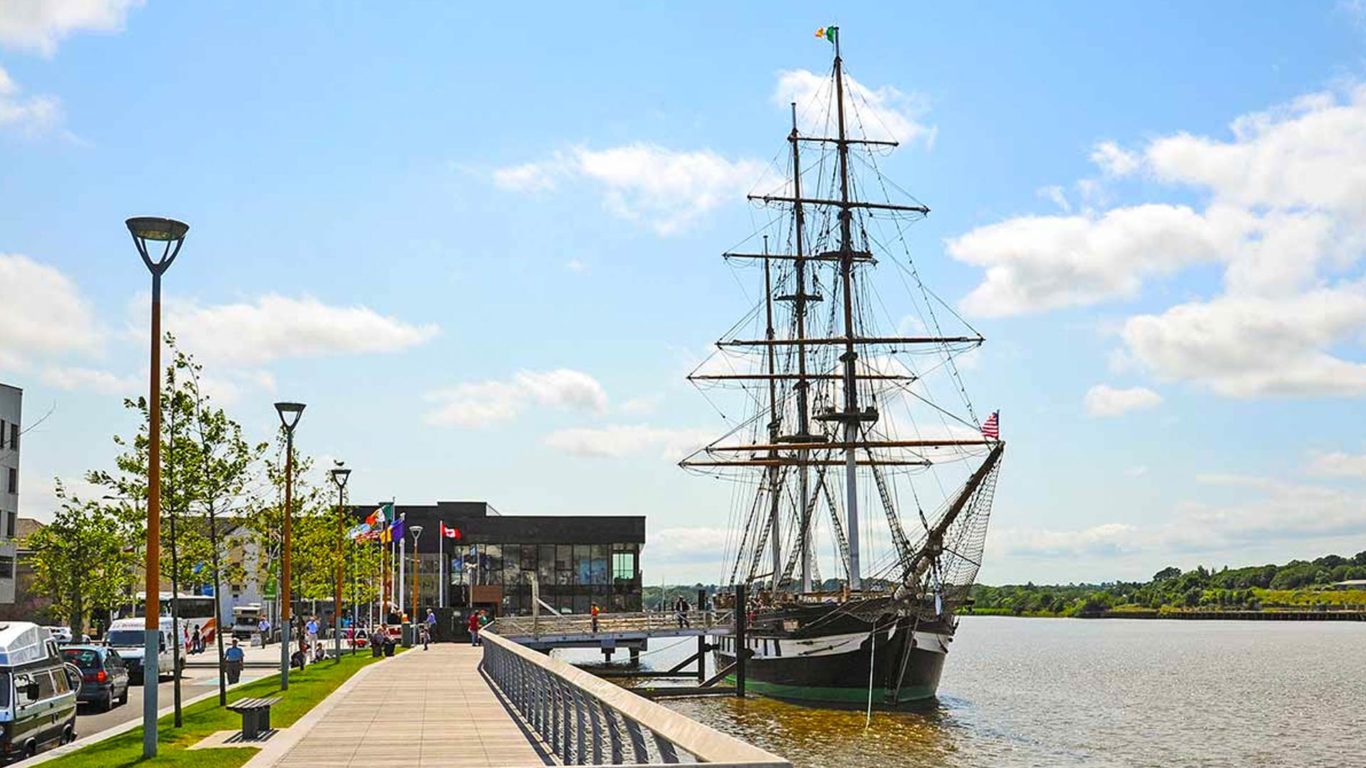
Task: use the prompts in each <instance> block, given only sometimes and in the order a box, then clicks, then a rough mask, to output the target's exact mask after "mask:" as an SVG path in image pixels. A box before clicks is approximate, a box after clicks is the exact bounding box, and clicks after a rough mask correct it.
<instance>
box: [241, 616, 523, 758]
mask: <svg viewBox="0 0 1366 768" xmlns="http://www.w3.org/2000/svg"><path fill="white" fill-rule="evenodd" d="M277 652H278V651H277ZM480 658H481V651H480V649H478V648H473V647H470V646H468V645H461V644H453V643H442V644H439V645H433V646H432V647H431V650H428V651H423V650H422V649H421V648H420V647H418V648H414V649H412V650H410V651H408V652H407V653H403V654H400V655H399V656H397V657H395V658H394V659H392V660H390V661H387V662H385V663H383V664H379V665H376V666H374V667H370V668H368V669H367V670H365V671H363V672H362V673H361V674H360V675H358V676H357V677H356V678H352V680H350V681H348V682H347V683H346V684H345V685H343V686H342V687H341V688H339V689H338V690H337V692H336V693H334V694H333V695H332V696H330V697H328V698H327V699H326V700H325V701H323V702H322V703H321V704H319V705H318V707H316V708H315V709H314V710H313V712H311V713H309V714H308V715H307V716H305V717H304V718H303V719H301V720H299V722H297V723H295V724H294V725H293V726H291V727H290V728H287V729H285V730H283V731H281V732H280V733H279V734H277V735H276V736H275V737H274V738H273V739H272V740H271V741H270V742H268V743H267V745H266V747H265V748H264V749H263V750H262V751H261V753H260V754H259V755H257V756H256V757H254V758H253V759H252V760H251V761H250V762H249V763H247V765H248V766H249V768H265V767H266V766H288V768H315V767H316V768H324V766H327V767H328V768H331V767H332V766H364V767H365V768H386V767H388V766H405V768H409V767H416V766H437V765H440V766H538V765H546V764H548V763H547V761H546V760H545V759H543V758H542V757H541V755H540V754H539V753H538V752H537V751H536V749H535V748H533V747H532V745H531V742H530V741H529V740H528V738H527V736H526V734H525V733H524V732H523V731H522V729H521V728H520V727H519V726H518V723H517V721H516V720H515V719H514V718H513V716H512V715H511V714H510V713H509V712H508V710H507V709H505V708H504V707H503V705H502V703H501V702H500V701H499V700H498V697H497V696H496V695H495V694H494V692H493V689H492V688H490V687H489V684H488V683H487V682H485V680H484V678H483V676H482V675H480V673H479V669H478V666H479V660H480Z"/></svg>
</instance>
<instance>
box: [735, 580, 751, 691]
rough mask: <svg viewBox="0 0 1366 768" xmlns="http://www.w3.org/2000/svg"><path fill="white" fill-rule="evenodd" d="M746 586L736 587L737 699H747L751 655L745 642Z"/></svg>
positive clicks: (746, 617)
mask: <svg viewBox="0 0 1366 768" xmlns="http://www.w3.org/2000/svg"><path fill="white" fill-rule="evenodd" d="M745 602H746V600H745V585H744V584H736V585H735V695H736V697H737V698H741V699H743V698H745V661H746V658H745V657H747V656H748V655H749V646H748V644H747V643H746V642H745V630H746V629H748V627H747V626H745V624H746V623H747V622H748V620H749V615H748V612H747V611H746V610H745V608H746V606H745Z"/></svg>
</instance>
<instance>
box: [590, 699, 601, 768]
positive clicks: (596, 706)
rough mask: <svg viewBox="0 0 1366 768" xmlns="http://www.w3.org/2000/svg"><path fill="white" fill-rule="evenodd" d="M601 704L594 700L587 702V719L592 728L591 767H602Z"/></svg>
mask: <svg viewBox="0 0 1366 768" xmlns="http://www.w3.org/2000/svg"><path fill="white" fill-rule="evenodd" d="M601 708H602V702H600V701H598V700H597V699H596V698H592V699H589V700H588V719H589V720H591V721H592V726H593V765H602V716H601V715H600V714H599V710H600V709H601Z"/></svg>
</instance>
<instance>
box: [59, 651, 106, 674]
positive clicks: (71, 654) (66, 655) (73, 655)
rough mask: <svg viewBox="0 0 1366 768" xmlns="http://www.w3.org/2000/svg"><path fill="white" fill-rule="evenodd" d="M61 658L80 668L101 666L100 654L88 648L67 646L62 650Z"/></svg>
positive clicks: (97, 667)
mask: <svg viewBox="0 0 1366 768" xmlns="http://www.w3.org/2000/svg"><path fill="white" fill-rule="evenodd" d="M62 659H63V660H65V661H69V662H71V663H72V664H75V665H76V666H78V667H80V668H81V669H99V668H100V667H101V666H102V665H101V663H100V654H99V653H98V652H97V651H94V650H91V649H90V648H68V649H67V650H65V651H62Z"/></svg>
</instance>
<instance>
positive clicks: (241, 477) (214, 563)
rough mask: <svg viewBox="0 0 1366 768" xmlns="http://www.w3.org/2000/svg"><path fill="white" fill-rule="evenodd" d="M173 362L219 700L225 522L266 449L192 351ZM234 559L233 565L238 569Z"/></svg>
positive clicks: (223, 686)
mask: <svg viewBox="0 0 1366 768" xmlns="http://www.w3.org/2000/svg"><path fill="white" fill-rule="evenodd" d="M174 365H175V366H176V368H177V369H179V370H180V371H181V372H182V376H183V378H184V379H185V380H186V390H185V391H186V395H187V396H188V397H189V398H190V400H191V412H192V416H191V424H190V436H191V442H192V443H193V447H194V451H195V457H196V458H197V459H198V461H197V466H196V470H197V471H196V472H195V474H194V480H195V483H194V494H193V496H194V498H193V504H194V507H193V508H194V510H195V511H196V512H197V513H198V514H199V516H200V519H201V520H202V521H203V523H204V525H205V534H206V535H205V536H204V538H205V539H206V540H207V541H208V544H209V553H210V575H211V578H212V581H213V595H214V635H215V638H216V642H217V645H218V703H219V704H220V705H223V704H226V703H227V695H228V694H227V669H226V667H225V665H224V660H223V627H224V626H225V623H224V621H223V610H222V605H223V598H222V595H223V581H224V578H225V577H227V576H231V575H233V574H227V573H225V567H224V563H223V561H222V557H221V553H222V544H223V543H224V535H223V534H224V533H226V531H225V529H224V525H223V524H224V523H226V522H228V520H230V519H231V518H232V517H233V516H234V515H235V514H237V513H239V512H240V511H241V510H242V509H244V508H247V507H248V505H249V504H250V498H251V493H250V491H251V486H252V483H253V481H254V479H255V477H256V457H258V456H260V455H261V454H263V453H265V450H266V443H258V444H256V445H251V444H249V443H247V441H246V440H244V439H243V438H242V427H241V425H239V424H238V423H237V422H235V421H233V420H232V419H230V418H228V415H227V413H225V412H224V411H223V409H222V408H218V407H216V406H215V405H214V404H213V402H212V399H211V398H210V397H209V395H208V394H206V393H205V392H204V389H203V387H202V386H201V381H200V373H201V372H202V370H203V367H202V366H201V365H199V364H198V363H196V362H195V361H194V358H193V357H191V356H188V355H177V356H176V360H175V363H174ZM240 568H241V566H240V565H236V564H234V566H233V568H232V569H233V570H236V569H240Z"/></svg>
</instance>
